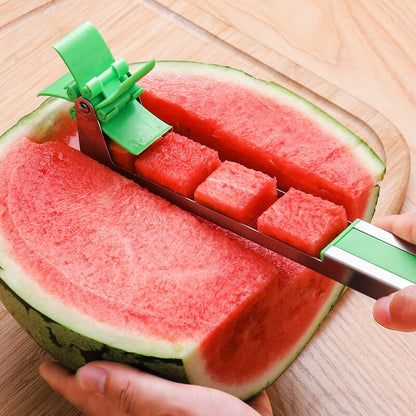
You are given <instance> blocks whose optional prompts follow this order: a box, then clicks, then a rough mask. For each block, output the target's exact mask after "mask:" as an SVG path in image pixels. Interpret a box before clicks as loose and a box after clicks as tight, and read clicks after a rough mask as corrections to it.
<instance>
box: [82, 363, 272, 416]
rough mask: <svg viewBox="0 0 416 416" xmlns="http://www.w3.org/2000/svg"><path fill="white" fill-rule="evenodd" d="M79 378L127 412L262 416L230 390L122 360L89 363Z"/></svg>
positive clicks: (134, 413)
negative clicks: (186, 381)
mask: <svg viewBox="0 0 416 416" xmlns="http://www.w3.org/2000/svg"><path fill="white" fill-rule="evenodd" d="M76 378H77V381H78V383H79V385H80V386H81V387H82V388H83V389H84V390H85V391H90V392H100V393H102V394H103V395H104V396H105V397H107V398H108V399H109V400H110V401H111V402H112V403H113V404H114V405H115V407H116V408H117V409H120V410H121V411H123V412H125V413H127V414H132V415H138V414H140V416H151V415H155V414H184V415H185V414H186V415H193V416H205V415H207V414H212V415H217V416H222V415H224V416H225V415H234V414H236V415H244V416H246V415H247V416H259V414H258V413H257V412H256V411H255V410H253V409H252V408H251V407H250V406H248V405H247V404H246V403H244V402H242V401H241V400H239V399H237V398H236V397H233V396H231V395H229V394H226V393H223V392H220V391H218V390H214V389H210V388H206V387H200V386H193V385H186V384H180V383H174V382H172V381H168V380H164V379H161V378H159V377H156V376H153V375H151V374H147V373H143V372H140V371H138V370H135V369H133V368H131V367H128V366H124V365H121V364H116V363H110V362H94V363H89V364H87V365H85V366H84V367H82V368H81V369H80V370H78V372H77V375H76ZM266 415H267V413H266Z"/></svg>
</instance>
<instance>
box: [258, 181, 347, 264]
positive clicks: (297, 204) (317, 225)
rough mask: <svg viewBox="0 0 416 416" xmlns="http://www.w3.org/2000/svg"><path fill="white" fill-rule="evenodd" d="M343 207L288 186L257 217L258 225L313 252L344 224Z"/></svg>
mask: <svg viewBox="0 0 416 416" xmlns="http://www.w3.org/2000/svg"><path fill="white" fill-rule="evenodd" d="M347 225H348V223H347V215H346V211H345V209H344V207H341V206H339V205H336V204H334V203H333V202H330V201H327V200H324V199H322V198H319V197H317V196H313V195H310V194H306V193H305V192H302V191H299V190H297V189H294V188H291V189H289V191H288V192H287V193H286V194H285V195H283V196H282V197H281V198H279V199H278V200H277V201H276V202H275V203H274V204H273V205H272V206H271V207H270V208H269V209H268V210H267V211H265V212H264V213H263V214H262V215H261V216H260V217H259V218H258V220H257V228H258V230H259V231H261V232H262V233H265V234H268V235H271V236H272V237H274V238H277V239H278V240H281V241H284V242H285V243H287V244H290V245H291V246H293V247H296V248H298V249H300V250H302V251H304V252H306V253H309V254H311V255H313V256H318V255H319V253H320V251H321V250H322V249H323V248H324V247H325V246H326V245H327V244H329V243H330V242H331V241H332V240H333V239H334V238H335V237H336V236H337V235H338V234H339V233H340V232H341V231H342V230H343V229H344V228H345V227H346V226H347Z"/></svg>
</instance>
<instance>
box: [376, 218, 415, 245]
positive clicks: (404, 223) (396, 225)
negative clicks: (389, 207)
mask: <svg viewBox="0 0 416 416" xmlns="http://www.w3.org/2000/svg"><path fill="white" fill-rule="evenodd" d="M374 225H376V226H377V227H380V228H383V229H385V230H386V231H389V232H391V233H393V234H395V235H397V237H400V238H402V239H404V240H406V241H408V242H409V243H412V244H416V212H408V213H406V214H400V215H389V216H387V217H384V218H380V219H378V220H377V221H374Z"/></svg>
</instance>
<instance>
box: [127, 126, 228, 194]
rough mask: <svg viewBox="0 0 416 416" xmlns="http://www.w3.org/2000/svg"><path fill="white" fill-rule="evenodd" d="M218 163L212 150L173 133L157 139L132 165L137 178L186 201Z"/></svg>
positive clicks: (216, 155) (216, 156)
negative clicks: (142, 177) (165, 188)
mask: <svg viewBox="0 0 416 416" xmlns="http://www.w3.org/2000/svg"><path fill="white" fill-rule="evenodd" d="M220 164H221V162H220V160H219V158H218V153H217V152H216V151H215V150H213V149H210V148H208V147H206V146H204V145H201V144H200V143H197V142H194V141H193V140H190V139H188V138H187V137H184V136H181V135H179V134H176V133H173V132H169V133H167V134H165V135H164V136H163V137H161V138H160V139H158V140H157V141H156V142H155V143H153V144H152V145H151V146H150V147H148V148H147V149H146V150H145V151H144V152H143V153H141V154H140V155H139V157H138V158H137V159H136V161H135V162H134V165H135V168H136V172H137V173H138V174H139V175H141V176H144V177H145V178H148V179H150V180H152V181H153V182H156V183H158V184H160V185H163V186H165V187H167V188H169V189H171V190H172V191H175V192H178V193H180V194H182V195H184V196H186V197H189V198H192V197H193V195H194V191H195V188H196V187H197V186H198V185H199V184H200V183H201V182H202V181H203V180H204V179H205V178H206V177H207V176H208V175H209V174H210V173H211V172H212V171H213V170H215V169H216V168H217V167H218V166H219V165H220Z"/></svg>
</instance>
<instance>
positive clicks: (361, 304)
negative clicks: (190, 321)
mask: <svg viewBox="0 0 416 416" xmlns="http://www.w3.org/2000/svg"><path fill="white" fill-rule="evenodd" d="M16 3H17V4H16ZM179 14H180V13H179ZM184 14H186V13H184ZM0 16H1V18H0V24H1V25H2V26H1V27H0V50H1V51H2V54H1V58H0V63H1V68H2V76H1V78H0V90H1V92H2V101H1V103H0V109H1V111H0V130H1V131H5V130H6V129H8V128H9V127H11V126H12V125H13V124H14V123H15V122H16V121H17V120H18V119H19V118H20V117H22V116H23V115H24V114H26V113H28V112H30V111H32V110H33V109H34V108H36V107H37V106H38V105H39V104H40V103H41V102H42V101H43V99H40V98H37V97H36V94H37V93H38V92H39V91H40V90H42V89H43V88H44V87H45V86H47V85H49V84H51V83H52V82H53V81H55V80H56V79H57V78H58V77H59V76H60V75H62V74H63V73H64V72H65V71H66V68H65V66H64V64H63V63H62V62H61V60H60V59H59V58H58V56H57V54H56V53H55V52H54V51H53V49H52V44H53V43H54V42H56V41H57V40H59V39H60V38H62V37H63V36H64V35H65V34H66V33H68V32H69V31H70V30H72V29H73V28H75V27H76V26H78V25H79V24H80V23H82V22H83V21H85V20H91V21H92V22H93V23H94V24H95V25H96V26H97V27H98V28H99V30H100V31H101V33H102V34H103V36H104V38H105V39H106V41H107V43H108V44H109V45H110V47H111V50H112V52H113V54H114V55H115V56H116V57H123V58H125V59H126V60H128V61H130V62H134V61H139V60H140V61H141V60H148V59H151V58H156V59H159V60H161V59H175V60H178V59H179V60H181V59H183V60H196V61H202V62H210V63H218V64H224V65H229V66H233V67H236V68H239V69H242V70H244V71H246V72H248V73H250V74H252V75H254V76H257V77H260V78H263V79H266V80H270V81H275V82H279V83H281V84H283V85H284V86H286V87H288V88H290V89H292V90H294V91H295V92H297V93H299V94H300V95H302V96H304V97H306V98H308V99H309V100H311V101H313V102H314V103H316V104H317V105H319V106H320V107H322V108H323V109H325V110H326V111H327V112H329V113H330V114H331V115H334V116H335V117H336V118H337V119H338V120H340V121H341V122H342V123H343V124H345V125H346V126H347V127H349V128H350V129H352V130H353V131H355V132H356V133H357V134H359V135H360V136H361V137H363V138H364V139H365V140H366V141H368V142H369V143H370V144H371V146H372V147H373V148H374V149H375V150H376V151H377V153H378V154H379V155H380V156H381V157H382V158H383V159H384V160H386V163H387V173H386V176H385V178H384V180H383V182H382V183H381V196H380V202H379V205H378V207H377V212H376V214H377V215H384V214H386V213H394V212H397V211H398V210H399V208H400V205H401V202H402V200H403V197H404V194H405V191H406V188H407V182H408V170H409V165H410V162H409V151H408V148H407V146H406V144H405V142H404V140H403V137H402V136H401V134H400V132H399V131H398V130H397V129H396V128H395V127H394V126H393V125H392V124H391V123H390V122H389V121H388V120H387V119H386V118H385V117H383V116H382V115H381V114H380V113H378V112H377V111H375V110H374V109H373V108H371V107H369V106H367V105H365V104H364V103H362V102H360V101H359V100H357V99H355V98H353V97H352V96H350V95H348V94H347V93H345V92H344V91H341V90H339V89H338V88H336V87H335V86H333V85H331V84H330V83H328V82H326V81H325V80H323V79H321V78H319V77H317V76H316V75H314V74H312V73H310V72H309V71H307V70H306V69H304V68H302V67H301V66H299V65H296V64H294V63H293V62H291V61H289V60H287V59H285V58H284V57H280V59H281V60H280V61H279V62H280V63H279V68H278V70H277V69H276V68H274V69H273V68H271V67H270V66H267V65H264V64H262V63H261V62H259V61H258V60H257V59H253V57H252V56H250V53H249V52H247V51H246V52H245V53H243V52H241V51H239V50H237V49H236V48H234V47H232V46H231V45H230V44H228V43H226V42H224V41H222V40H220V39H219V38H218V37H215V36H213V35H212V34H211V33H208V32H206V31H205V30H201V29H200V28H198V27H196V26H195V25H193V24H192V23H190V22H189V20H186V19H183V18H181V16H180V15H178V14H173V13H171V12H170V11H169V10H168V9H166V8H164V7H161V6H160V5H159V4H158V3H156V2H153V1H151V0H145V1H141V2H139V1H128V0H120V1H118V2H114V1H110V0H104V1H100V2H96V1H92V0H84V1H80V0H74V1H70V0H57V1H46V0H43V1H41V0H38V1H36V0H32V1H28V2H25V3H24V4H23V2H13V5H12V2H6V3H2V4H1V5H0ZM187 18H188V19H189V15H188V14H187ZM212 24H213V25H215V22H212ZM218 30H221V28H220V27H219V28H218ZM371 307H372V301H371V300H370V299H368V298H366V297H364V296H362V295H360V294H358V293H354V292H352V291H349V292H347V293H346V294H345V295H344V297H343V299H342V300H341V301H340V302H339V303H338V305H337V306H336V308H335V310H334V311H333V312H332V313H331V314H330V316H329V317H328V318H327V319H326V321H325V323H324V324H323V325H322V327H321V328H320V330H319V332H318V333H317V335H316V336H315V337H314V338H313V340H312V341H311V342H310V343H309V345H308V347H307V348H306V349H305V350H304V351H303V353H302V354H301V355H300V356H299V357H298V359H297V360H296V362H295V363H294V364H293V365H292V366H291V367H290V369H289V370H287V371H286V372H285V374H284V375H283V376H282V377H281V378H280V379H279V380H278V381H277V382H276V383H275V384H274V385H273V386H272V387H271V388H270V389H269V393H270V396H271V399H272V401H273V407H274V412H275V414H276V415H341V414H345V415H369V414H377V415H382V414H410V413H412V412H411V411H412V409H413V407H412V397H413V393H414V384H413V385H412V383H411V382H410V381H407V382H406V383H403V380H411V379H412V378H413V375H414V374H416V357H415V355H414V353H413V351H414V350H415V347H416V335H414V334H396V333H394V334H393V333H390V332H388V331H386V330H383V329H382V328H380V327H379V326H378V325H376V324H375V323H374V321H373V320H372V317H371ZM391 357H394V359H392V358H391ZM47 358H48V357H47V355H46V354H45V353H43V352H42V351H41V350H40V349H39V348H38V347H37V346H36V345H35V344H34V342H33V341H32V340H31V339H30V338H29V337H28V336H27V335H26V334H25V333H24V332H23V331H22V330H21V329H20V328H19V327H18V326H17V324H16V323H15V322H14V321H13V319H12V318H11V316H10V315H9V314H8V313H7V311H5V310H4V308H2V307H0V363H1V364H0V416H26V415H33V416H35V415H36V416H41V415H62V416H73V415H79V412H78V411H77V410H75V409H74V408H73V407H72V406H71V405H69V404H68V403H66V402H65V400H63V399H62V398H61V397H59V396H58V395H56V394H55V393H54V392H52V391H51V390H50V388H49V387H48V386H47V385H46V384H45V383H44V382H43V381H42V380H41V379H40V378H39V376H38V374H37V367H38V365H39V364H40V362H42V361H44V360H45V359H47ZM393 361H394V364H393V363H392V362H393Z"/></svg>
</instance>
